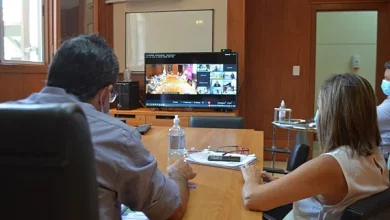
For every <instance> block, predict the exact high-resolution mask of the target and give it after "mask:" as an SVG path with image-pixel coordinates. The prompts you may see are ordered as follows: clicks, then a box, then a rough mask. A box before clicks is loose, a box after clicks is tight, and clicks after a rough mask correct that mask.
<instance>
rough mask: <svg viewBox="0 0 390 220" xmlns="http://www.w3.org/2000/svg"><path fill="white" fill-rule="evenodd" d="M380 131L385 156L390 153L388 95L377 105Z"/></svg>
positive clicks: (389, 108) (389, 101)
mask: <svg viewBox="0 0 390 220" xmlns="http://www.w3.org/2000/svg"><path fill="white" fill-rule="evenodd" d="M377 114H378V125H379V132H380V133H381V137H382V143H381V146H380V149H381V151H382V154H383V156H384V157H385V158H387V156H388V154H389V153H390V97H387V99H385V101H383V102H382V104H380V105H379V106H378V107H377Z"/></svg>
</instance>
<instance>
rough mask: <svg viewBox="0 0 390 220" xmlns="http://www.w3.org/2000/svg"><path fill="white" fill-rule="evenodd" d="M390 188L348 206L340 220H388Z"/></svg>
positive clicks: (389, 213)
mask: <svg viewBox="0 0 390 220" xmlns="http://www.w3.org/2000/svg"><path fill="white" fill-rule="evenodd" d="M389 216H390V188H389V189H387V190H385V191H383V192H381V193H378V194H376V195H373V196H370V197H368V198H365V199H361V200H359V201H357V202H355V203H354V204H352V205H350V206H348V207H347V208H346V209H345V210H344V213H343V216H342V218H341V219H345V220H349V219H351V220H352V219H389Z"/></svg>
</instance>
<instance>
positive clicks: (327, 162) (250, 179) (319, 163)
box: [243, 155, 348, 211]
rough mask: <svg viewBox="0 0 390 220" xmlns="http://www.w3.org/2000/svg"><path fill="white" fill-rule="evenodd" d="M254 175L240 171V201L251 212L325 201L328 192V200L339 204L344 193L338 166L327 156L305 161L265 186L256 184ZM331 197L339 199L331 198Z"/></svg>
mask: <svg viewBox="0 0 390 220" xmlns="http://www.w3.org/2000/svg"><path fill="white" fill-rule="evenodd" d="M245 169H248V170H247V171H246V170H245ZM246 172H250V173H246ZM254 174H255V172H253V169H252V172H251V170H249V168H244V169H243V175H244V179H245V184H244V187H243V200H244V204H245V206H246V207H247V208H248V209H249V210H253V211H267V210H270V209H273V208H276V207H279V206H282V205H286V204H289V203H292V202H295V201H298V200H301V199H304V198H308V197H312V196H315V195H319V194H321V195H324V197H325V199H327V198H326V196H327V195H329V192H331V195H330V197H329V199H330V200H332V201H334V200H336V201H337V200H339V201H341V200H342V199H343V198H344V197H345V196H346V195H347V192H348V188H347V187H346V182H345V178H344V174H343V172H342V170H341V167H340V165H339V163H338V162H337V161H336V159H334V158H333V157H332V156H329V155H324V156H319V157H317V158H315V159H313V160H311V161H308V162H306V163H305V164H303V165H302V166H300V167H299V168H297V169H296V170H295V171H293V172H291V173H289V174H287V175H286V176H284V177H283V178H280V179H276V180H274V181H272V182H269V183H267V184H261V183H259V181H258V180H257V179H258V178H256V176H255V175H254ZM334 195H336V197H339V198H333V197H334Z"/></svg>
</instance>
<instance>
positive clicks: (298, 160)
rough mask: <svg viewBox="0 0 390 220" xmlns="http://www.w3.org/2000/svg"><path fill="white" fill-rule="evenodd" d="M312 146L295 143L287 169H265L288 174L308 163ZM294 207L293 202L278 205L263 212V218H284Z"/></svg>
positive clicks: (274, 219) (265, 169) (272, 219)
mask: <svg viewBox="0 0 390 220" xmlns="http://www.w3.org/2000/svg"><path fill="white" fill-rule="evenodd" d="M309 152H310V147H309V146H307V145H306V144H294V147H293V149H292V151H291V154H290V158H289V159H288V161H287V167H286V169H279V168H271V167H264V168H263V170H264V171H266V172H268V173H277V174H288V173H290V172H292V171H293V170H295V169H296V168H298V167H299V166H301V165H302V164H304V163H306V162H307V160H308V158H309ZM291 209H292V204H287V205H284V206H280V207H277V208H275V209H272V210H269V211H267V212H263V219H267V220H277V219H283V218H284V216H286V215H287V214H288V212H289V211H290V210H291Z"/></svg>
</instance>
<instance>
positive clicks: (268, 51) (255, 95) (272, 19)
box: [244, 0, 312, 147]
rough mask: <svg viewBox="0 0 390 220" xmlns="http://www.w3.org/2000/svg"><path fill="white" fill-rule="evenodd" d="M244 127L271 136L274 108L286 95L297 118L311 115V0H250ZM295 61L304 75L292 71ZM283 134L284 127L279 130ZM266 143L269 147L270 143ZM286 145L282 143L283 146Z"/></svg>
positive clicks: (247, 20) (247, 18) (282, 136)
mask: <svg viewBox="0 0 390 220" xmlns="http://www.w3.org/2000/svg"><path fill="white" fill-rule="evenodd" d="M246 28H247V29H246V44H247V47H246V48H247V50H246V55H245V59H246V61H245V62H246V67H245V69H246V72H245V88H246V101H245V107H244V115H245V118H246V121H245V122H246V127H247V128H254V129H256V130H263V131H264V132H265V133H264V138H265V143H270V140H272V128H273V127H272V124H271V122H272V120H273V115H274V110H273V109H274V108H275V107H278V106H279V105H280V102H281V100H285V102H286V105H287V107H289V108H292V109H293V113H292V116H293V117H294V118H309V117H310V116H312V114H310V113H309V103H310V102H309V95H308V86H309V85H308V83H309V72H308V69H309V43H308V42H309V41H310V32H309V1H308V0H299V1H288V0H273V1H268V0H258V1H247V2H246ZM294 65H299V66H300V67H301V75H300V76H293V75H292V69H293V66H294ZM277 138H278V139H279V140H283V139H286V132H283V131H281V130H280V129H279V130H278V136H277ZM265 147H270V146H266V145H265ZM282 147H283V146H282Z"/></svg>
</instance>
